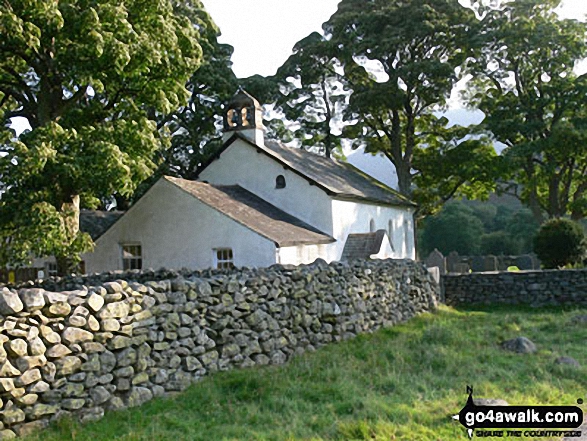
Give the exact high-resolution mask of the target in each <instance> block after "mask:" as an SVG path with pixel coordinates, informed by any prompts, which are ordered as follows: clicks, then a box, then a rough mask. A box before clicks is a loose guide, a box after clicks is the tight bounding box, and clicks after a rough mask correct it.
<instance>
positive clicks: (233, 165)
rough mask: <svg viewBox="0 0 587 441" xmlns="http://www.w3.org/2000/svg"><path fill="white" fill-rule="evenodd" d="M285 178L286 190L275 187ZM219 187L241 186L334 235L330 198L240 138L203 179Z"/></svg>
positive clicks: (211, 165)
mask: <svg viewBox="0 0 587 441" xmlns="http://www.w3.org/2000/svg"><path fill="white" fill-rule="evenodd" d="M279 175H283V176H284V177H285V181H286V187H285V188H282V189H276V188H275V178H276V177H277V176H279ZM199 180H200V181H208V182H209V183H210V184H215V185H240V186H241V187H243V188H245V189H247V190H249V191H250V192H252V193H254V194H256V195H257V196H259V197H260V198H262V199H265V200H266V201H268V202H270V203H271V204H273V205H275V206H276V207H278V208H281V209H282V210H283V211H285V212H286V213H289V214H291V215H293V216H296V217H297V218H299V219H301V220H303V221H304V222H306V223H308V224H310V225H311V226H313V227H314V228H317V229H319V230H320V231H322V232H324V233H326V234H330V235H332V227H333V226H332V207H331V203H330V197H329V196H328V195H327V194H326V193H325V192H324V191H322V190H321V189H319V188H318V187H316V186H313V185H310V184H309V182H308V181H307V180H306V179H304V178H302V177H301V176H299V175H297V174H295V173H294V172H292V171H291V170H286V169H284V168H283V166H281V165H280V164H279V163H278V162H276V161H275V160H273V159H271V158H269V157H268V156H267V155H265V154H264V153H258V152H257V150H256V149H255V148H254V147H252V146H250V145H249V144H247V143H246V142H244V141H242V140H240V139H237V140H236V141H234V143H233V144H232V145H231V146H230V147H228V148H227V149H226V150H225V151H224V152H223V153H222V154H221V155H220V158H219V159H217V160H215V161H214V162H212V163H211V164H210V165H209V166H208V167H207V168H206V169H205V170H204V171H203V172H202V173H201V174H200V177H199Z"/></svg>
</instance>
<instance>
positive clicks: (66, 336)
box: [61, 327, 94, 344]
mask: <svg viewBox="0 0 587 441" xmlns="http://www.w3.org/2000/svg"><path fill="white" fill-rule="evenodd" d="M61 337H62V338H63V340H65V341H66V342H67V343H69V344H73V343H82V342H85V341H91V340H93V339H94V334H92V333H91V332H89V331H86V330H84V329H79V328H75V327H69V328H65V330H64V331H63V333H62V334H61Z"/></svg>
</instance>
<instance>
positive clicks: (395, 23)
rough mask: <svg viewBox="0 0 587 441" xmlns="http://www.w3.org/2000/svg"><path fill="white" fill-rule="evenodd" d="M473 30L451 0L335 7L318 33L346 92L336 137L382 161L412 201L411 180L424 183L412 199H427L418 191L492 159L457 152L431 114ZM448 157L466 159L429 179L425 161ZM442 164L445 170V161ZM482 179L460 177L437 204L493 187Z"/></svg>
mask: <svg viewBox="0 0 587 441" xmlns="http://www.w3.org/2000/svg"><path fill="white" fill-rule="evenodd" d="M475 22H476V20H475V18H474V13H473V12H472V11H471V10H469V9H466V8H463V7H461V6H460V5H459V3H458V2H456V1H452V0H413V1H409V2H406V1H401V0H374V1H370V2H365V1H362V0H343V1H342V2H341V3H340V4H339V8H338V11H337V12H336V13H335V14H334V15H333V16H332V17H331V19H330V20H329V21H328V22H327V23H325V25H324V29H325V31H326V33H327V40H328V43H329V45H330V47H332V48H335V51H336V56H337V58H338V59H339V60H340V62H341V65H342V67H343V69H344V80H345V81H346V82H347V84H348V87H349V88H350V89H351V90H352V94H351V96H350V99H349V105H348V106H347V108H346V109H345V120H346V122H347V123H348V124H349V125H348V126H346V127H345V128H344V131H343V136H344V137H346V138H348V139H351V140H353V143H354V146H355V147H358V146H364V147H365V150H366V152H368V153H375V152H381V153H383V154H384V155H385V156H386V157H387V158H388V159H389V160H390V161H391V162H392V163H393V165H394V166H395V169H396V172H397V176H398V188H399V191H400V192H401V193H403V194H404V195H407V196H412V190H413V183H414V182H413V180H414V176H415V173H416V174H420V175H423V174H424V170H425V172H426V173H427V174H429V176H422V177H421V178H420V183H419V185H420V187H421V192H418V193H416V194H415V195H414V196H416V197H419V196H427V197H429V196H430V194H426V191H427V190H429V189H435V188H436V184H437V183H438V182H442V179H443V178H446V177H448V176H453V175H454V176H459V174H460V172H461V171H462V170H469V171H470V170H471V169H472V168H474V167H475V164H476V163H479V162H480V161H485V162H487V161H489V160H490V159H486V158H487V154H490V155H491V154H492V152H491V151H489V150H488V149H487V148H486V147H485V144H484V143H483V142H469V143H467V145H465V146H463V147H461V148H458V146H459V142H455V141H462V140H463V138H462V131H459V129H458V128H457V129H455V130H454V131H453V130H450V129H449V128H447V126H446V120H445V119H443V118H439V117H437V116H436V114H435V112H436V111H438V110H440V109H441V108H442V106H443V105H444V104H445V103H446V100H447V99H448V97H449V96H450V93H451V90H452V89H453V87H454V85H455V84H456V82H457V80H458V75H457V73H458V71H459V69H460V67H461V66H462V65H463V63H464V62H465V60H467V59H468V58H469V57H471V56H472V55H473V52H472V49H471V46H470V45H469V44H468V41H469V40H470V39H471V37H472V35H471V30H472V27H473V26H474V23H475ZM374 68H377V69H379V71H380V72H379V74H378V75H375V74H373V69H374ZM455 149H456V151H458V150H460V149H463V150H466V151H467V154H466V155H458V156H459V157H460V158H461V159H460V161H459V164H458V165H457V166H456V167H452V168H451V170H450V171H446V170H445V171H443V172H442V173H441V174H440V175H437V176H436V177H435V176H434V175H433V174H434V172H435V168H434V167H431V166H430V162H431V161H430V160H432V161H434V162H436V161H438V159H439V158H440V159H442V158H441V157H442V156H443V154H444V153H447V154H448V153H450V152H452V151H454V150H455ZM453 156H457V154H455V155H453ZM465 162H466V163H467V164H466V165H465ZM444 164H445V167H446V168H449V167H451V165H450V161H445V162H444ZM420 167H422V169H420ZM485 176H486V175H485V174H479V175H477V174H475V173H472V174H468V175H467V174H465V176H462V177H459V178H457V179H455V180H454V181H452V182H451V183H450V185H446V186H445V187H444V188H443V189H442V195H439V196H441V197H442V198H443V200H448V199H449V198H450V197H452V196H454V195H455V194H457V191H458V190H459V189H460V188H461V187H463V186H466V185H468V184H470V183H471V181H470V180H471V179H473V182H474V183H473V185H472V186H471V190H472V191H473V192H474V190H473V188H476V189H477V190H478V189H479V188H481V187H482V188H483V190H484V191H485V187H486V185H489V186H491V185H492V183H493V179H490V180H489V181H485V182H483V180H484V178H485ZM482 182H483V185H479V184H481V183H482ZM431 183H433V185H432V186H431V185H430V184H431ZM422 202H424V203H428V202H430V201H428V200H426V198H424V199H423V201H422Z"/></svg>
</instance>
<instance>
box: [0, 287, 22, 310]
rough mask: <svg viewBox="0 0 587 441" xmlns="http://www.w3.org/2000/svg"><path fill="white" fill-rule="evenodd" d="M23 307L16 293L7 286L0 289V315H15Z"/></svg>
mask: <svg viewBox="0 0 587 441" xmlns="http://www.w3.org/2000/svg"><path fill="white" fill-rule="evenodd" d="M23 309H24V305H23V304H22V301H21V300H20V297H19V296H18V294H17V293H15V292H12V291H10V290H9V289H8V288H2V290H1V291H0V315H4V316H7V315H15V314H18V313H19V312H20V311H22V310H23Z"/></svg>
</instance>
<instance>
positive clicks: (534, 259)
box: [530, 253, 542, 270]
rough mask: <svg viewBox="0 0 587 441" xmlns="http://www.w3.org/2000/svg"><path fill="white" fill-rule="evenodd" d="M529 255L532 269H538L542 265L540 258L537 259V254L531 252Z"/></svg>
mask: <svg viewBox="0 0 587 441" xmlns="http://www.w3.org/2000/svg"><path fill="white" fill-rule="evenodd" d="M530 257H531V258H532V269H535V270H539V269H540V266H541V265H542V262H540V259H538V256H536V254H534V253H532V254H530Z"/></svg>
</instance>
